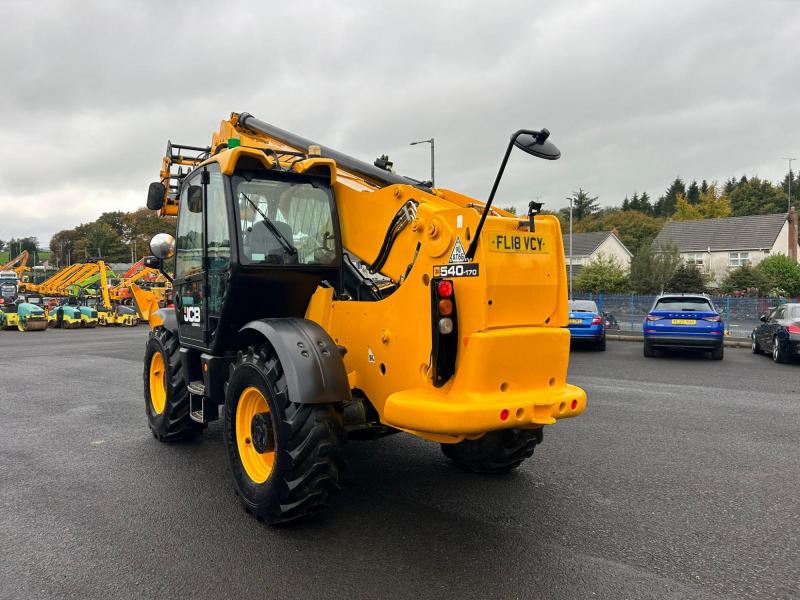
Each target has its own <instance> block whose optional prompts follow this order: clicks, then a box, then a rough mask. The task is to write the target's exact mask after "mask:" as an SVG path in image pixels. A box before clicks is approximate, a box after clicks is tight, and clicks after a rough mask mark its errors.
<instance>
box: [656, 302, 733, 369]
mask: <svg viewBox="0 0 800 600" xmlns="http://www.w3.org/2000/svg"><path fill="white" fill-rule="evenodd" d="M642 330H643V333H644V355H645V356H648V357H650V356H655V355H656V353H657V352H658V349H659V348H681V349H700V350H709V351H710V352H711V358H713V359H714V360H722V358H723V356H724V352H725V347H724V344H723V340H724V335H725V323H723V321H722V317H721V316H720V314H719V312H718V311H717V309H716V308H714V303H713V302H711V298H709V297H708V296H707V295H705V294H661V295H660V296H659V297H658V298H656V301H655V302H654V303H653V308H651V309H650V312H649V313H648V314H647V317H645V320H644V323H643V325H642Z"/></svg>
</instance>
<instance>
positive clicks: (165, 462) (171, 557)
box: [0, 327, 800, 600]
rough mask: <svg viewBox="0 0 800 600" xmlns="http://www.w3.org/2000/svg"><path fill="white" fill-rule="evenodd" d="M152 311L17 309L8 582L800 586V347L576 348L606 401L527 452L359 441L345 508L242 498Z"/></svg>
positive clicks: (4, 511) (236, 587) (6, 484)
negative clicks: (156, 424)
mask: <svg viewBox="0 0 800 600" xmlns="http://www.w3.org/2000/svg"><path fill="white" fill-rule="evenodd" d="M146 335H147V332H146V328H144V327H139V328H136V329H96V330H85V331H84V330H80V331H60V330H50V331H46V332H32V333H27V334H22V333H19V332H15V331H0V415H2V417H0V418H2V423H0V598H2V599H3V600H12V599H26V600H27V599H32V598H35V599H39V598H42V599H49V598H59V599H60V598H81V599H84V598H87V599H88V598H103V599H106V598H173V597H184V598H193V599H200V598H247V599H255V598H282V599H285V598H376V599H378V598H380V599H383V598H414V599H415V600H416V599H420V598H459V599H462V598H481V599H483V598H503V599H512V598H548V599H549V598H676V599H677V598H681V599H683V598H726V599H727V598H798V597H800V539H799V538H800V446H799V443H798V442H799V441H800V435H799V434H798V432H800V364H792V365H777V364H774V363H772V361H771V360H770V359H769V358H767V357H763V356H753V355H752V354H751V353H750V351H749V350H746V349H734V348H728V349H726V354H725V360H723V361H721V362H717V361H711V360H709V359H707V358H705V356H703V355H678V354H675V355H669V356H665V357H661V358H656V359H645V358H643V357H642V351H641V343H633V342H609V344H608V350H607V351H606V352H604V353H603V352H594V351H588V350H586V351H583V350H576V351H575V352H573V354H572V362H571V366H570V381H571V382H573V383H576V384H578V385H581V386H583V387H585V388H586V390H587V392H588V395H589V407H588V409H587V412H586V413H585V414H584V415H582V416H581V417H578V418H576V419H571V420H566V421H563V422H559V423H558V424H557V425H555V426H552V427H548V428H547V429H546V430H545V436H544V443H543V444H542V445H541V446H540V447H538V448H537V450H536V454H535V456H534V457H533V459H531V460H529V461H527V462H526V463H524V464H523V466H522V467H521V468H520V470H519V471H518V472H516V473H514V474H511V475H508V476H502V477H484V476H478V475H474V474H469V473H464V472H461V471H459V470H457V469H455V468H453V467H451V466H450V465H449V464H448V462H447V460H446V459H445V457H444V456H443V455H442V454H441V452H440V450H439V448H438V446H437V445H435V444H432V443H429V442H424V441H422V440H417V439H415V438H412V437H410V436H407V435H396V436H391V437H389V438H385V439H383V440H380V441H377V442H352V443H350V444H348V446H347V452H348V457H349V468H348V470H347V472H346V475H345V481H344V490H343V492H342V494H341V495H340V496H339V497H338V498H337V499H336V501H335V502H334V505H333V506H332V509H331V510H330V511H328V513H326V514H325V516H324V517H322V518H319V519H316V520H314V521H311V522H308V523H303V524H301V525H298V526H292V527H284V528H278V529H275V528H270V527H269V526H266V525H264V524H261V523H259V522H257V521H256V520H255V519H253V518H252V517H250V516H249V515H248V514H246V513H245V512H244V511H243V510H242V509H241V508H240V506H239V504H238V502H237V499H236V498H235V496H234V494H233V491H232V486H231V481H230V477H229V474H228V467H227V464H226V459H225V456H224V453H223V449H222V434H221V427H220V424H219V423H214V424H212V425H211V426H210V427H209V429H208V430H207V431H206V433H205V434H204V435H203V436H202V437H201V438H200V439H199V440H197V441H195V442H190V443H182V444H174V445H163V444H160V443H158V442H157V441H156V440H154V439H153V437H152V436H151V435H150V433H149V430H148V428H147V424H146V421H145V415H144V404H143V399H142V355H143V351H144V343H145V339H146Z"/></svg>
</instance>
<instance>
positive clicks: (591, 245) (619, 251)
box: [564, 230, 633, 275]
mask: <svg viewBox="0 0 800 600" xmlns="http://www.w3.org/2000/svg"><path fill="white" fill-rule="evenodd" d="M564 254H565V255H566V257H567V268H569V265H570V264H572V273H573V275H577V274H578V273H580V271H581V269H582V268H583V266H584V265H586V264H587V263H590V262H592V260H593V259H595V258H597V257H598V256H600V255H603V256H606V257H608V256H612V257H614V258H616V259H617V260H618V261H619V263H620V264H621V265H622V266H623V267H625V268H626V269H627V268H629V267H630V265H631V258H632V257H633V253H632V252H631V251H630V250H628V248H627V246H625V244H623V243H622V241H621V240H620V239H619V238H618V237H617V233H616V231H613V230H612V231H593V232H591V233H573V234H572V256H571V257H570V236H569V233H565V234H564Z"/></svg>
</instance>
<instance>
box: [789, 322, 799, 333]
mask: <svg viewBox="0 0 800 600" xmlns="http://www.w3.org/2000/svg"><path fill="white" fill-rule="evenodd" d="M786 331H788V332H789V333H800V325H795V324H794V323H792V324H791V325H789V326H787V327H786Z"/></svg>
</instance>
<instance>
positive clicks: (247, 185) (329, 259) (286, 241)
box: [233, 176, 338, 265]
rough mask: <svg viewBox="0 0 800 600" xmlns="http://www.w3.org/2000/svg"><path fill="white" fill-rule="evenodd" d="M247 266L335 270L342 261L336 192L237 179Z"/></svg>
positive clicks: (236, 194)
mask: <svg viewBox="0 0 800 600" xmlns="http://www.w3.org/2000/svg"><path fill="white" fill-rule="evenodd" d="M233 187H234V197H235V198H236V205H237V210H238V219H239V230H240V235H241V238H242V256H241V258H240V260H241V262H242V263H243V264H275V265H293V264H294V265H331V264H334V263H335V262H336V261H337V259H338V254H337V252H338V251H337V240H336V238H335V235H334V228H333V218H332V215H333V197H332V194H331V190H330V188H328V187H327V186H324V185H322V184H317V183H312V182H305V181H303V182H294V181H284V180H268V179H259V178H257V177H250V178H248V177H244V176H240V177H235V178H234V181H233Z"/></svg>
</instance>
